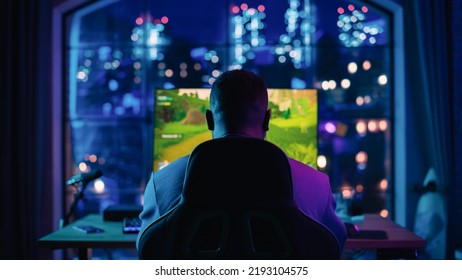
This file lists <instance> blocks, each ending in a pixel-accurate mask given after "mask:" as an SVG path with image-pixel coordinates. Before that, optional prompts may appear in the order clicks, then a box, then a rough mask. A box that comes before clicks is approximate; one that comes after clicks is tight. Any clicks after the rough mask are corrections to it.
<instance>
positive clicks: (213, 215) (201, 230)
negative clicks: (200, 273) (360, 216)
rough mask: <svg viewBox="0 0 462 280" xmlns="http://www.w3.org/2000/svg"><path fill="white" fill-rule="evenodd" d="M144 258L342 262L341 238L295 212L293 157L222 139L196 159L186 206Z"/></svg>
mask: <svg viewBox="0 0 462 280" xmlns="http://www.w3.org/2000/svg"><path fill="white" fill-rule="evenodd" d="M138 253H139V258H140V259H339V258H340V250H339V246H338V242H337V240H336V238H335V236H334V235H333V234H332V233H331V232H330V231H329V230H328V229H327V228H325V227H324V226H323V225H321V224H319V223H318V222H316V221H314V220H312V219H311V218H308V217H306V216H305V215H303V214H302V213H301V212H300V211H299V210H298V208H297V207H296V205H295V202H294V199H293V191H292V174H291V169H290V164H289V161H288V159H287V156H286V155H285V154H284V152H283V151H282V150H281V149H279V148H278V147H277V146H275V145H273V144H271V143H270V142H268V141H265V140H260V139H253V138H220V139H214V140H210V141H206V142H204V143H202V144H200V145H198V146H197V147H196V148H195V149H194V150H193V152H192V153H191V155H190V158H189V162H188V166H187V169H186V175H185V181H184V189H183V194H182V199H181V201H180V203H179V204H178V205H177V206H176V207H175V208H174V209H172V210H171V211H170V212H169V213H167V214H165V215H164V216H162V217H161V218H160V219H158V220H157V221H155V222H154V223H153V224H151V225H150V226H149V227H148V228H147V229H146V231H145V232H144V233H143V235H142V236H141V238H140V240H139V246H138Z"/></svg>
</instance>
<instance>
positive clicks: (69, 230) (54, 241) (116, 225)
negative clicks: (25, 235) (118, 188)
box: [38, 214, 137, 259]
mask: <svg viewBox="0 0 462 280" xmlns="http://www.w3.org/2000/svg"><path fill="white" fill-rule="evenodd" d="M75 225H92V226H96V227H98V228H101V229H103V230H104V232H101V233H84V232H80V231H78V230H76V229H74V228H73V226H75ZM136 236H137V235H136V234H133V233H123V232H122V222H121V221H119V222H112V221H104V220H103V216H102V215H100V214H90V215H88V216H85V217H83V218H82V219H79V220H77V221H75V222H73V223H71V224H69V225H67V226H65V227H63V228H62V229H58V230H56V231H55V232H52V233H50V234H48V235H46V236H44V237H42V238H40V239H39V240H38V246H39V247H42V248H50V249H65V248H76V249H78V256H79V259H88V248H130V249H133V248H135V247H136V245H135V244H136Z"/></svg>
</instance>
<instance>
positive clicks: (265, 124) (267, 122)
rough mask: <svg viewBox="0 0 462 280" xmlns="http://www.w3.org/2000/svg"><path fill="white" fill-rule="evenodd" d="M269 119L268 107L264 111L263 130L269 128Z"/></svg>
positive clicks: (269, 110) (269, 111)
mask: <svg viewBox="0 0 462 280" xmlns="http://www.w3.org/2000/svg"><path fill="white" fill-rule="evenodd" d="M270 119H271V109H268V110H267V111H266V112H265V118H264V119H263V130H264V131H268V130H269V122H270Z"/></svg>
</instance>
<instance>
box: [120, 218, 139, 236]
mask: <svg viewBox="0 0 462 280" xmlns="http://www.w3.org/2000/svg"><path fill="white" fill-rule="evenodd" d="M122 226H123V229H122V230H123V233H138V232H140V228H141V220H140V218H138V217H135V218H124V219H123V222H122Z"/></svg>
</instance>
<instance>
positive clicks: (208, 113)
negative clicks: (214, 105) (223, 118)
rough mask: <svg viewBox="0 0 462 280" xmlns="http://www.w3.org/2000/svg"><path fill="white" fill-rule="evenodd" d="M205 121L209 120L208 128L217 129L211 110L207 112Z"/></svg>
mask: <svg viewBox="0 0 462 280" xmlns="http://www.w3.org/2000/svg"><path fill="white" fill-rule="evenodd" d="M205 119H206V120H207V127H208V129H209V130H214V129H215V122H214V121H213V114H212V111H210V110H209V109H207V110H205Z"/></svg>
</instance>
